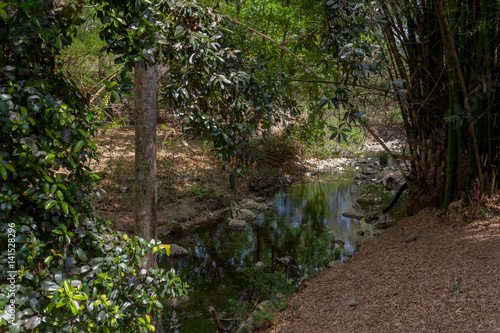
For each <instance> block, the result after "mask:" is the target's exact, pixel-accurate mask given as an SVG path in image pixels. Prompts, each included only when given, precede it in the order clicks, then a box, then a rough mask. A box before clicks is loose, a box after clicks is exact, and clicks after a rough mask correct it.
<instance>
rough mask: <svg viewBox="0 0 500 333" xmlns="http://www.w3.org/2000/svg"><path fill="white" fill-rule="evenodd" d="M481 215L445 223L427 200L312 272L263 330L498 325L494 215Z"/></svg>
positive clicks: (486, 328)
mask: <svg viewBox="0 0 500 333" xmlns="http://www.w3.org/2000/svg"><path fill="white" fill-rule="evenodd" d="M496 204H498V200H497V201H496ZM496 206H498V205H496ZM488 215H489V216H485V215H484V214H483V217H482V218H479V219H477V220H476V221H474V222H470V223H469V224H464V223H461V224H458V225H457V224H456V223H455V222H453V225H452V224H450V223H451V222H450V219H449V218H443V217H440V216H439V211H437V210H435V209H430V208H428V209H424V210H422V211H421V212H420V213H418V214H417V215H415V216H412V217H408V218H405V219H403V220H401V221H399V222H398V223H397V224H396V225H395V226H394V227H393V228H391V229H390V230H388V231H386V232H384V233H383V234H382V235H380V236H379V237H377V238H375V239H374V240H372V241H370V242H369V243H368V244H366V245H365V246H363V248H362V249H361V251H360V252H358V253H357V254H356V255H355V256H354V257H353V258H352V259H350V260H349V261H347V262H346V263H344V264H342V265H340V266H339V267H337V268H331V269H328V270H326V271H324V272H323V273H321V274H320V275H319V276H318V277H317V278H316V279H314V280H312V281H311V282H310V283H309V285H308V286H307V288H305V289H304V290H303V291H301V292H300V293H298V294H296V295H295V296H294V297H292V298H291V299H290V300H289V301H288V302H287V304H286V305H285V307H284V309H281V310H278V311H277V312H276V313H275V320H274V324H273V326H272V327H271V328H270V329H268V330H267V331H266V332H268V333H278V332H279V333H285V332H293V333H300V332H343V333H347V332H356V333H359V332H500V216H498V215H497V216H492V215H491V213H490V214H488Z"/></svg>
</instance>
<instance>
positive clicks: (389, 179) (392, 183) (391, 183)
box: [382, 176, 399, 191]
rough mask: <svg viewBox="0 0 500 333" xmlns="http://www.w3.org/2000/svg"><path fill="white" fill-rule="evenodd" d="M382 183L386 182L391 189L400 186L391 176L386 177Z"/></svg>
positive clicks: (385, 184) (387, 187)
mask: <svg viewBox="0 0 500 333" xmlns="http://www.w3.org/2000/svg"><path fill="white" fill-rule="evenodd" d="M382 184H384V186H385V188H386V189H387V190H389V191H393V190H395V189H397V188H398V187H399V183H398V181H397V180H396V179H394V178H393V177H391V176H389V177H386V178H384V180H383V181H382Z"/></svg>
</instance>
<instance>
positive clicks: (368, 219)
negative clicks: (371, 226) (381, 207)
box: [364, 212, 379, 223]
mask: <svg viewBox="0 0 500 333" xmlns="http://www.w3.org/2000/svg"><path fill="white" fill-rule="evenodd" d="M378 218H379V215H378V213H377V212H371V213H366V214H365V216H364V219H365V221H366V223H372V222H373V221H376V220H378Z"/></svg>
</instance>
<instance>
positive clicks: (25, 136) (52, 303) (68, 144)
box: [0, 1, 186, 332]
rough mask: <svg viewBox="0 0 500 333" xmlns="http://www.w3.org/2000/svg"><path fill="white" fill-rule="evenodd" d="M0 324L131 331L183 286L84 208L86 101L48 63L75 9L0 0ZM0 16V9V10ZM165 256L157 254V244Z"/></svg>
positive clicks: (67, 36)
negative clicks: (0, 267)
mask: <svg viewBox="0 0 500 333" xmlns="http://www.w3.org/2000/svg"><path fill="white" fill-rule="evenodd" d="M0 8H2V10H3V11H5V12H6V13H7V15H2V20H0V31H9V33H8V34H3V35H1V36H2V37H0V38H1V44H2V49H1V50H0V52H1V54H0V55H1V56H2V60H3V61H2V63H5V64H6V66H4V67H3V68H2V69H1V70H0V125H1V130H2V135H1V139H0V176H1V177H2V186H1V188H0V221H1V223H0V232H1V233H2V236H1V241H0V244H1V245H0V251H1V253H2V258H4V259H2V264H4V267H5V269H3V270H2V273H1V274H2V279H1V280H0V300H1V301H0V308H2V309H3V311H2V312H0V330H1V331H4V330H5V327H6V326H8V327H9V328H10V331H11V332H20V331H28V330H29V331H32V330H39V331H45V332H70V331H71V332H83V331H92V332H110V331H112V332H137V331H146V330H147V329H152V326H151V324H150V321H151V320H152V319H156V318H159V315H160V313H161V309H162V308H163V306H162V304H161V300H162V299H163V298H164V297H166V296H168V295H173V294H174V293H175V294H182V293H183V292H185V291H186V286H185V285H183V284H182V283H181V282H180V280H179V278H178V277H177V276H176V275H175V272H173V271H169V272H166V271H164V270H162V269H149V270H146V269H145V268H144V265H143V258H144V257H145V256H146V254H147V252H148V251H149V250H151V251H153V252H155V251H158V250H160V249H162V248H166V246H162V245H160V244H159V243H155V242H151V243H148V242H146V241H145V240H144V239H141V238H139V237H134V238H133V239H131V238H129V237H128V236H127V235H125V234H122V233H118V232H116V231H113V230H111V229H110V228H109V227H108V224H107V223H106V222H104V221H102V220H100V219H98V218H97V217H95V216H94V215H93V210H92V207H91V204H90V202H91V199H92V198H93V197H94V196H96V195H97V196H98V195H99V187H97V185H96V183H95V182H96V180H97V179H98V178H99V177H98V176H96V175H93V174H92V173H91V172H90V169H89V167H88V166H87V165H88V163H89V162H90V161H91V160H92V159H95V158H96V147H95V145H94V143H93V142H92V140H91V138H92V137H93V135H94V133H95V131H96V128H95V126H96V124H95V123H94V119H93V115H92V114H91V113H89V111H88V108H87V102H88V100H87V99H86V98H85V97H84V96H82V95H81V93H80V92H79V90H78V89H77V88H76V87H75V86H74V85H73V84H72V83H71V82H68V81H67V80H66V79H65V77H64V75H62V74H61V73H60V72H58V71H57V70H56V67H55V61H54V58H55V56H56V55H57V54H58V53H59V52H60V51H61V49H62V48H63V47H65V46H66V45H68V44H69V43H71V34H72V31H73V29H74V27H75V25H77V24H78V23H79V20H78V18H77V17H78V10H79V8H78V7H77V6H74V5H67V6H65V7H64V8H63V9H62V10H55V8H54V2H53V1H31V2H29V4H28V5H26V3H23V4H22V5H20V4H18V3H15V2H10V3H8V4H5V3H0ZM0 14H1V12H0ZM167 252H168V249H167Z"/></svg>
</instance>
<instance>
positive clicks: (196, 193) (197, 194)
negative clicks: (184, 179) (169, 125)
mask: <svg viewBox="0 0 500 333" xmlns="http://www.w3.org/2000/svg"><path fill="white" fill-rule="evenodd" d="M191 193H192V194H193V198H195V199H196V200H199V201H202V200H209V201H215V200H220V199H222V194H220V193H219V192H217V190H216V189H215V188H214V186H213V185H212V184H202V183H198V182H193V188H192V189H191Z"/></svg>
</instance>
